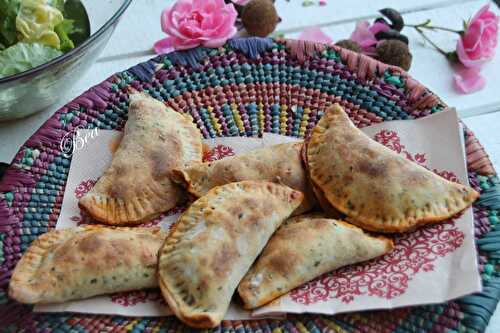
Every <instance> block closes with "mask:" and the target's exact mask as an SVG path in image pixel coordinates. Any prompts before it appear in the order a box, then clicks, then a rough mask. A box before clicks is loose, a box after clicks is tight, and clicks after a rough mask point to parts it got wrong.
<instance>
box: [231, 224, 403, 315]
mask: <svg viewBox="0 0 500 333" xmlns="http://www.w3.org/2000/svg"><path fill="white" fill-rule="evenodd" d="M393 247H394V245H393V243H392V241H391V240H390V239H389V238H385V237H374V236H370V235H368V234H366V233H364V232H363V230H361V229H360V228H358V227H355V226H353V225H351V224H348V223H345V222H342V221H338V220H333V219H328V218H325V217H319V216H318V215H312V216H296V217H294V218H292V221H288V220H287V222H284V223H283V225H282V226H281V227H280V228H279V229H278V231H276V232H275V233H274V235H273V236H272V237H271V239H270V240H269V242H268V243H267V245H266V247H265V248H264V250H263V251H262V253H261V255H260V256H259V258H258V259H257V261H256V262H255V263H254V264H253V266H252V268H251V269H250V270H249V271H248V273H247V274H246V275H245V277H244V278H243V279H242V280H241V282H240V285H239V287H238V293H239V295H240V297H241V299H242V300H243V303H244V307H245V308H246V309H253V308H256V307H259V306H261V305H264V304H266V303H268V302H270V301H272V300H273V299H275V298H277V297H279V296H281V295H283V294H286V293H287V292H288V291H290V290H292V289H294V288H296V287H298V286H300V285H302V284H304V283H306V282H307V281H310V280H312V279H314V278H316V277H318V276H320V275H322V274H324V273H327V272H329V271H332V270H334V269H337V268H340V267H343V266H346V265H351V264H355V263H359V262H362V261H366V260H369V259H373V258H375V257H378V256H381V255H383V254H384V253H387V252H389V251H390V250H392V248H393Z"/></svg>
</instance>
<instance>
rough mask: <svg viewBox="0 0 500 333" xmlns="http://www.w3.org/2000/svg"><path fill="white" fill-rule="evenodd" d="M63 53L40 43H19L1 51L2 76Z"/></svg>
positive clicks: (0, 67) (20, 70) (41, 62)
mask: <svg viewBox="0 0 500 333" xmlns="http://www.w3.org/2000/svg"><path fill="white" fill-rule="evenodd" d="M62 54H63V53H62V52H61V51H59V50H57V49H55V48H53V47H50V46H46V45H43V44H39V43H32V44H31V43H21V42H20V43H17V44H16V45H14V46H11V47H9V48H7V49H5V50H3V51H1V52H0V78H3V77H5V76H9V75H14V74H17V73H21V72H24V71H26V70H28V69H31V68H33V67H36V66H39V65H41V64H44V63H46V62H48V61H50V60H52V59H54V58H55V57H58V56H60V55H62Z"/></svg>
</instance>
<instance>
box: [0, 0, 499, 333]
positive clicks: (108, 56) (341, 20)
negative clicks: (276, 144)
mask: <svg viewBox="0 0 500 333" xmlns="http://www.w3.org/2000/svg"><path fill="white" fill-rule="evenodd" d="M172 2H173V1H172V0H135V1H133V3H132V4H131V6H130V8H129V9H128V10H127V12H126V13H125V15H124V16H123V18H122V20H121V22H120V24H119V25H118V27H117V29H116V31H115V33H114V35H113V36H112V37H111V40H110V42H109V44H108V45H107V47H106V49H105V50H104V52H103V54H102V55H101V57H100V58H99V59H98V60H97V62H96V63H95V64H94V65H93V66H92V67H91V69H90V70H89V71H88V72H87V73H86V75H84V76H83V77H82V78H81V79H80V81H79V82H78V83H77V84H76V85H75V86H74V87H73V88H72V89H69V90H68V91H66V92H64V95H62V96H61V100H60V102H58V103H57V104H56V105H54V106H53V107H51V108H49V109H47V110H45V111H43V112H41V113H38V114H36V115H33V116H31V117H29V118H26V119H22V120H18V121H13V122H7V123H0V162H6V163H10V161H11V160H12V158H13V157H14V155H15V153H16V152H17V150H18V149H19V147H20V146H21V145H22V144H23V143H24V142H25V141H26V140H27V139H28V138H29V136H31V135H32V134H33V132H34V131H35V130H36V129H38V128H39V127H40V126H41V125H42V123H43V122H44V121H45V120H46V119H48V118H49V117H50V116H51V115H52V114H53V113H54V112H55V111H56V110H57V109H58V108H59V107H61V106H62V105H64V104H65V103H66V102H68V101H70V100H71V99H73V98H74V97H76V96H78V95H80V94H81V93H82V92H84V91H85V90H86V89H88V88H89V87H91V86H93V85H95V84H98V83H99V82H101V81H103V80H104V79H106V78H107V77H109V76H110V75H112V74H113V73H115V72H118V71H122V70H124V69H127V68H129V67H131V66H133V65H135V64H137V63H139V62H142V61H145V60H148V59H149V58H151V57H153V56H154V54H153V53H152V52H151V47H152V45H153V43H154V42H155V41H156V40H158V39H160V38H163V33H162V32H161V30H160V22H159V15H160V11H161V9H162V8H164V7H166V6H167V5H168V4H169V3H172ZM485 3H486V2H485V1H484V0H479V1H478V0H418V1H417V0H413V1H401V0H378V1H366V0H328V4H327V6H324V7H320V6H317V5H316V6H311V7H306V8H305V7H303V6H302V0H290V1H289V2H288V1H285V0H276V6H277V8H278V13H279V15H280V16H281V18H282V22H281V23H280V24H279V25H278V28H277V32H283V33H284V34H285V36H287V37H297V36H298V35H299V33H300V32H301V31H302V30H303V28H304V27H307V26H311V25H319V26H321V27H322V28H323V31H324V32H325V33H327V34H328V35H330V36H331V37H332V38H333V39H334V41H336V40H339V39H344V38H348V37H349V35H350V33H351V32H352V30H353V29H354V24H355V22H356V21H358V20H360V19H369V20H372V19H373V18H374V17H376V16H378V13H377V11H378V9H381V8H384V7H393V8H396V9H398V10H400V11H401V12H402V13H404V17H405V20H406V22H408V23H410V22H411V23H420V22H423V21H424V20H425V19H428V18H430V19H432V21H433V22H434V23H435V24H436V25H443V26H449V27H460V26H461V20H462V18H465V19H467V18H469V17H471V16H472V15H473V14H474V13H475V12H476V11H477V10H478V9H479V8H480V7H481V6H482V5H483V4H485ZM491 8H492V9H493V10H494V11H496V12H497V13H499V14H500V10H499V9H498V7H497V6H496V5H495V4H494V3H491ZM405 33H406V34H407V35H408V37H409V38H410V43H411V52H412V54H413V65H412V68H411V70H410V74H411V75H413V76H414V77H415V78H416V79H418V80H419V81H421V82H422V83H423V84H425V85H426V86H427V87H429V88H430V89H432V90H433V91H434V92H435V93H436V94H438V95H439V96H440V97H441V98H442V99H443V100H444V101H445V102H446V103H447V104H449V105H451V106H455V107H456V108H457V109H458V111H459V113H460V115H461V116H462V117H463V120H464V122H465V123H466V124H467V126H469V127H470V128H471V129H472V130H473V131H474V133H475V134H476V136H477V137H478V138H479V140H480V141H481V143H482V144H483V145H484V147H485V148H486V150H487V152H488V153H489V155H490V158H491V160H492V162H493V164H494V165H495V167H496V169H497V170H500V88H499V87H500V50H498V51H497V56H496V58H495V59H494V60H493V61H491V62H490V63H489V64H488V65H487V66H486V68H485V69H484V71H483V74H484V76H485V77H486V79H487V81H488V84H487V86H486V88H485V89H484V90H482V91H480V92H477V93H475V94H471V95H459V94H457V93H456V92H454V91H453V89H452V85H451V78H452V74H453V72H452V71H451V68H450V66H449V65H448V63H447V62H446V60H445V59H444V58H443V57H441V56H440V55H439V54H437V53H436V52H434V51H433V50H432V49H430V48H429V47H428V46H427V45H424V44H422V43H421V42H420V39H419V36H418V35H417V34H416V33H414V32H413V31H411V30H407V31H405ZM452 37H453V38H450V35H449V34H446V33H442V34H433V35H432V38H433V39H434V40H435V41H436V42H437V43H438V44H440V45H442V46H443V47H444V48H446V49H450V50H451V49H453V48H454V45H455V44H454V43H455V42H454V38H455V36H452ZM486 332H488V333H497V332H500V310H498V309H497V311H496V312H495V315H494V316H493V318H492V320H491V322H490V325H489V327H488V329H487V331H486Z"/></svg>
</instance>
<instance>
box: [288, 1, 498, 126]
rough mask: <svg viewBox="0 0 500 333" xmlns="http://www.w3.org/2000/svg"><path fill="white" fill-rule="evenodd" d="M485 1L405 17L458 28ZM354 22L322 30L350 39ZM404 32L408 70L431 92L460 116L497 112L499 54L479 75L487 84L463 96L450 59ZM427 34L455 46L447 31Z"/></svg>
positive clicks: (407, 30)
mask: <svg viewBox="0 0 500 333" xmlns="http://www.w3.org/2000/svg"><path fill="white" fill-rule="evenodd" d="M484 4H485V1H483V0H479V1H477V0H476V1H472V2H466V3H461V4H457V5H451V6H448V7H444V8H436V9H430V10H423V11H418V12H415V13H409V14H406V15H405V16H404V18H405V21H406V22H407V23H413V24H415V23H421V22H424V21H425V20H426V19H431V20H432V22H433V23H434V24H436V25H438V26H445V27H456V28H457V29H460V27H461V24H462V21H461V20H462V18H464V19H468V18H469V17H471V16H472V15H473V14H474V13H475V12H476V11H477V10H478V9H479V8H481V7H482V6H483V5H484ZM491 9H492V10H494V11H495V12H496V13H497V14H500V10H499V9H498V7H496V6H495V5H494V4H492V6H491ZM354 26H355V23H354V22H349V23H343V24H338V25H335V26H328V27H325V28H322V30H323V31H324V32H325V33H326V34H327V35H329V36H330V37H332V38H333V40H334V41H338V40H340V39H345V38H349V36H350V34H351V33H352V31H353V30H354ZM403 32H404V33H405V34H406V35H407V36H408V38H409V39H410V51H411V53H412V55H413V62H412V66H411V69H410V71H409V73H410V74H411V75H412V76H413V77H414V78H416V79H417V80H419V81H420V82H422V83H423V84H424V85H425V86H427V87H428V88H429V89H431V90H432V91H434V92H435V93H436V94H437V95H438V96H439V97H441V99H443V101H444V102H445V103H447V104H448V105H452V106H454V107H456V108H457V110H458V112H459V114H460V116H462V117H468V116H473V115H478V114H482V113H487V112H495V111H500V93H498V91H499V86H500V55H499V54H497V56H496V57H495V58H494V59H493V60H492V61H491V62H489V63H487V64H486V65H485V67H484V69H483V71H482V75H483V76H484V77H485V78H486V80H487V82H488V83H487V85H486V87H485V88H484V89H483V90H481V91H478V92H476V93H474V94H469V95H463V94H459V93H457V92H456V91H455V90H454V89H453V86H452V80H453V74H454V71H453V69H452V67H451V66H450V64H449V62H448V61H447V60H446V59H445V58H444V57H443V56H442V55H440V54H439V53H437V52H436V51H435V50H434V49H432V48H431V47H430V45H429V44H427V43H425V44H424V43H423V42H422V39H421V37H420V36H419V35H418V33H417V32H416V31H414V29H411V28H405V29H404V30H403ZM299 34H300V33H298V32H295V33H291V34H288V35H287V36H290V37H291V38H297V37H298V36H299ZM429 36H430V37H431V38H432V40H434V41H435V43H437V44H438V45H440V46H441V47H442V48H443V49H445V50H449V51H452V50H454V49H455V46H456V40H457V35H456V34H453V33H448V32H439V33H433V32H430V33H429Z"/></svg>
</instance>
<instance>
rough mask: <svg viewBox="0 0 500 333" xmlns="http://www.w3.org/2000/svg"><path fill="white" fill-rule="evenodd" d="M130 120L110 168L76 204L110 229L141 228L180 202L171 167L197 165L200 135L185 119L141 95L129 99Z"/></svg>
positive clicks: (182, 195) (180, 191)
mask: <svg viewBox="0 0 500 333" xmlns="http://www.w3.org/2000/svg"><path fill="white" fill-rule="evenodd" d="M128 117H129V118H128V121H127V123H126V125H125V131H124V136H123V139H122V140H121V143H120V145H119V147H118V150H117V151H116V152H115V153H114V155H113V160H112V161H111V165H110V166H109V168H108V169H107V170H106V172H105V173H104V175H103V176H102V177H101V178H100V179H99V181H98V182H97V183H96V185H95V186H94V188H92V190H90V191H89V192H88V193H87V194H86V195H85V196H83V197H82V198H81V199H80V201H79V206H80V207H81V208H82V209H84V210H86V211H87V212H88V213H89V214H90V216H92V217H93V218H95V219H96V220H98V221H101V222H103V223H106V224H111V225H125V224H139V223H141V222H143V221H146V220H149V219H151V218H154V217H156V216H158V215H159V214H160V213H162V212H164V211H167V210H169V209H171V208H173V207H175V206H176V205H177V203H179V202H180V201H181V200H183V198H184V193H183V190H182V189H181V188H180V187H179V186H178V185H177V184H175V183H173V182H172V181H171V179H170V176H171V171H172V169H174V168H184V167H186V166H188V165H189V164H191V163H193V162H201V158H202V143H201V134H200V131H199V130H198V129H197V128H196V125H194V124H193V123H192V122H191V121H190V120H189V119H188V118H187V117H185V116H183V115H181V114H180V113H177V112H175V111H173V110H172V109H169V108H167V107H166V106H165V105H164V104H163V103H161V102H160V101H157V100H155V99H153V98H151V97H148V96H146V95H145V94H138V93H136V94H132V95H130V107H129V112H128Z"/></svg>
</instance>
